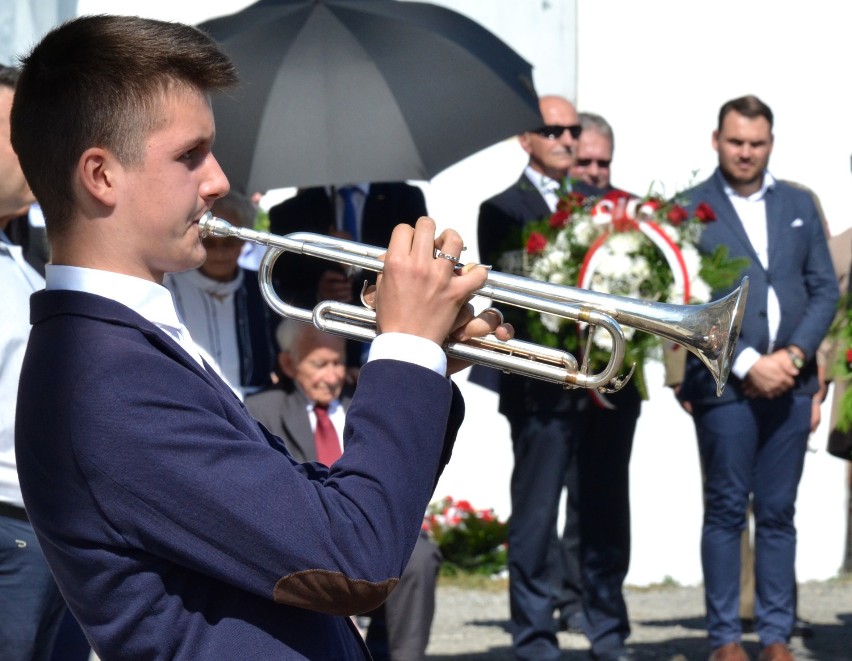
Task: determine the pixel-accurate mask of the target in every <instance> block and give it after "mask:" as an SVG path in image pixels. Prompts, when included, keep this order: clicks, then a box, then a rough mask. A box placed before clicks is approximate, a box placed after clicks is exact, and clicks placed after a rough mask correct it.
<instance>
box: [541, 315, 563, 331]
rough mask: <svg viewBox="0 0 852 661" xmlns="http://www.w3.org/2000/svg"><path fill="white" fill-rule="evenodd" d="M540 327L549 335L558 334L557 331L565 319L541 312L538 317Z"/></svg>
mask: <svg viewBox="0 0 852 661" xmlns="http://www.w3.org/2000/svg"><path fill="white" fill-rule="evenodd" d="M540 318H541V325H542V326H544V327H545V328H546V329H547V330H548V331H549V332H551V333H558V332H559V329H560V328H562V325H563V324H564V323H565V319H564V318H563V317H560V316H559V315H556V314H547V313H546V312H543V313H542V314H541V315H540Z"/></svg>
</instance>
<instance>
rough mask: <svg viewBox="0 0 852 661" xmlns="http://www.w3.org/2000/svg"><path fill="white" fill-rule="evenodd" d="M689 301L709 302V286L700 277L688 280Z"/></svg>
mask: <svg viewBox="0 0 852 661" xmlns="http://www.w3.org/2000/svg"><path fill="white" fill-rule="evenodd" d="M689 294H690V298H691V300H690V303H709V302H710V296H711V294H712V292H711V291H710V287H709V286H708V284H707V283H706V282H704V280H702V279H701V278H695V279H694V280H690V281H689Z"/></svg>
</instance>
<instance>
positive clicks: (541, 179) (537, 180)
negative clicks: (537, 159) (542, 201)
mask: <svg viewBox="0 0 852 661" xmlns="http://www.w3.org/2000/svg"><path fill="white" fill-rule="evenodd" d="M524 174H525V175H526V176H527V179H529V180H530V181H531V182H533V184H534V185H535V187H536V188H537V189H538V191H539V192H540V193H541V194H542V195H545V194H548V193H551V194H556V193H558V192H559V189H560V188H561V187H562V182H561V181H557V180H556V179H551V178H550V177H548V176H547V175H546V174H542V173H541V172H539V171H538V170H534V169H533V168H532V166H531V165H527V167H526V168H525V169H524Z"/></svg>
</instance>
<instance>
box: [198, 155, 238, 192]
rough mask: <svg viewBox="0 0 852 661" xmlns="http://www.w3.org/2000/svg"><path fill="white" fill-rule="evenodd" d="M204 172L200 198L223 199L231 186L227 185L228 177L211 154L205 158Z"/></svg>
mask: <svg viewBox="0 0 852 661" xmlns="http://www.w3.org/2000/svg"><path fill="white" fill-rule="evenodd" d="M205 165H206V172H205V173H204V175H205V176H204V182H203V183H202V185H201V197H203V198H204V199H205V200H215V199H217V198H220V197H225V195H227V194H228V191H230V190H231V184H230V183H228V177H226V176H225V173H224V172H223V171H222V168H221V167H220V166H219V161H217V160H216V157H215V156H213V154H212V153H211V154H209V155H208V157H207V163H206V164H205Z"/></svg>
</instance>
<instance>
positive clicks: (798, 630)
mask: <svg viewBox="0 0 852 661" xmlns="http://www.w3.org/2000/svg"><path fill="white" fill-rule="evenodd" d="M790 635H791V636H792V637H793V638H813V637H814V628H813V625H812V624H811V623H810V622H808V621H807V620H803V619H802V618H800V617H798V616H796V622H795V624H793V633H792V634H790Z"/></svg>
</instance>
